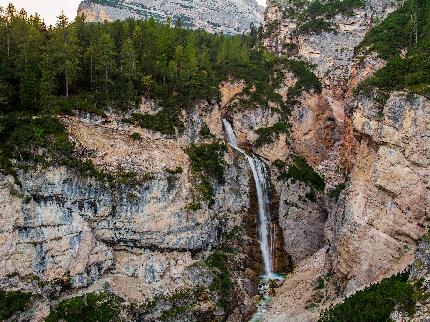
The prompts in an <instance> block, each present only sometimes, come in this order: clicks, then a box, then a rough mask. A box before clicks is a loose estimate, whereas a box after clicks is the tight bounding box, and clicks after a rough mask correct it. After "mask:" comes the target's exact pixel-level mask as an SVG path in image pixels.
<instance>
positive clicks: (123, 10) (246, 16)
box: [78, 0, 264, 34]
mask: <svg viewBox="0 0 430 322" xmlns="http://www.w3.org/2000/svg"><path fill="white" fill-rule="evenodd" d="M263 10H264V9H263V7H262V6H260V5H258V3H257V2H256V1H255V0H229V1H219V0H211V1H209V2H208V1H199V0H193V1H159V0H157V1H153V0H151V1H150V0H140V1H128V0H127V1H93V0H85V1H82V2H81V4H80V5H79V8H78V15H81V14H84V15H85V17H86V20H87V21H99V22H100V21H104V20H108V21H112V20H117V19H119V20H124V19H127V18H136V19H148V18H151V17H152V18H154V19H156V20H159V21H166V20H167V19H168V18H170V19H171V20H172V22H173V23H176V22H178V21H180V24H181V25H183V26H185V27H187V28H193V29H204V30H206V31H208V32H212V33H225V34H241V33H244V32H246V31H248V30H249V27H250V24H254V25H257V26H258V25H261V24H262V23H263Z"/></svg>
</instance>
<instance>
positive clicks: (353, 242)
mask: <svg viewBox="0 0 430 322" xmlns="http://www.w3.org/2000/svg"><path fill="white" fill-rule="evenodd" d="M295 3H296V2H294V1H284V2H283V1H271V2H270V3H269V6H268V8H267V10H266V26H265V30H266V33H267V35H268V36H267V38H266V41H265V43H266V46H267V47H268V48H269V49H271V50H272V51H273V52H274V53H275V54H278V55H287V56H289V57H292V58H295V59H301V60H305V61H307V62H309V63H311V64H314V66H315V72H316V74H317V75H318V77H319V78H320V80H321V82H322V85H323V90H322V93H321V95H315V94H314V95H312V94H311V95H303V96H302V97H301V99H300V104H299V105H298V106H296V107H295V109H294V110H293V111H292V118H291V126H292V128H291V136H290V137H289V140H288V146H287V148H288V151H289V153H296V154H299V155H302V156H304V157H305V158H306V159H307V161H308V163H309V164H311V165H312V166H313V168H314V169H315V170H317V171H318V172H319V173H320V174H321V175H323V177H324V179H325V181H326V189H325V193H324V194H323V195H318V196H317V198H316V200H315V201H313V202H312V201H310V200H307V199H306V198H305V196H306V194H307V193H309V187H307V186H306V185H303V186H301V184H298V183H292V182H287V183H282V182H281V181H278V182H276V186H277V189H278V193H279V198H280V201H281V202H280V209H279V216H280V218H279V221H280V225H281V227H282V230H283V235H284V247H285V249H286V251H287V252H288V253H290V254H292V256H293V258H294V260H295V263H296V265H297V269H296V270H295V272H294V273H293V274H292V275H291V281H290V282H288V283H286V284H285V287H283V288H281V289H280V290H279V291H277V294H276V296H275V298H274V302H273V303H272V305H271V307H270V309H269V311H268V313H267V314H266V316H265V319H266V320H267V321H285V320H288V321H290V320H291V321H295V320H297V321H316V320H317V319H318V315H319V314H318V312H320V311H321V310H323V309H324V308H327V307H328V306H329V305H330V304H331V303H336V302H337V301H339V299H340V298H342V297H343V296H345V295H348V294H351V293H354V292H356V291H357V290H359V289H361V288H362V287H364V286H366V285H369V284H371V283H375V282H378V281H380V280H381V279H383V278H385V277H388V276H391V275H393V274H395V273H398V272H400V271H403V270H404V269H405V268H406V267H409V266H410V265H411V264H412V263H414V260H415V265H414V267H416V261H417V260H416V258H419V260H418V262H419V264H421V265H418V266H420V268H419V269H417V268H413V273H412V274H411V276H412V277H411V278H412V279H415V280H417V279H419V278H424V279H425V281H427V279H428V276H427V275H426V274H427V273H426V269H425V267H427V266H426V264H424V265H423V264H422V263H423V262H424V263H427V258H426V255H424V253H425V252H424V249H425V247H426V245H427V244H425V243H424V242H421V244H419V245H420V246H418V248H417V245H418V242H419V240H420V238H421V237H422V236H423V235H424V234H425V233H426V231H427V230H428V224H429V213H430V183H429V182H430V179H429V178H430V164H429V160H428V156H429V155H430V151H429V147H430V142H429V135H430V123H429V122H428V120H429V103H430V101H429V100H428V99H427V98H425V97H423V96H419V95H411V94H408V93H405V92H392V93H391V94H390V96H389V98H388V100H387V101H386V102H382V103H381V100H378V99H377V97H376V96H373V95H366V96H364V95H355V94H354V88H355V87H356V86H357V85H358V84H359V83H360V82H361V81H363V80H364V79H366V78H368V77H370V76H371V75H373V73H375V72H376V71H377V70H378V69H380V68H382V67H383V66H384V65H385V62H384V61H383V60H382V59H380V58H378V57H377V55H376V54H375V53H370V54H368V55H366V56H365V57H362V59H358V58H356V56H355V53H354V48H355V47H356V46H357V45H358V44H359V43H360V42H361V40H362V39H363V37H364V35H365V34H366V32H367V31H368V30H369V29H370V28H371V27H372V26H373V25H374V24H375V23H374V22H375V21H377V20H380V19H384V17H386V16H387V15H388V14H389V13H390V12H392V11H393V10H395V9H396V8H397V6H398V3H397V2H395V1H365V5H364V6H363V7H361V8H356V9H354V14H352V15H342V14H337V15H334V16H332V17H330V18H329V19H325V20H326V21H327V22H329V23H330V25H331V26H332V28H334V29H335V30H336V32H332V31H322V32H309V33H307V32H298V27H299V26H300V25H301V24H302V23H303V22H302V21H300V20H299V18H298V17H300V14H301V13H302V12H303V10H306V3H305V4H304V5H303V6H301V7H296V5H295ZM343 182H344V183H343ZM339 183H342V185H341V186H342V188H344V189H343V190H342V189H339V191H337V192H336V193H334V192H335V191H336V190H337V188H336V189H335V187H338V188H339V187H341V186H339ZM341 190H342V191H341ZM321 226H325V228H324V229H323V230H320V229H318V227H321ZM322 250H324V251H322ZM414 257H415V259H414ZM311 262H313V263H317V262H319V263H320V265H322V266H324V267H323V268H321V267H322V266H319V268H318V269H319V272H318V273H315V272H314V269H315V267H316V266H314V265H310V266H309V263H311ZM321 263H324V264H321ZM315 265H316V264H315ZM311 272H312V273H311ZM417 272H419V274H421V275H420V277H419V278H417V277H416V276H415V275H417V274H418V273H417ZM315 274H320V276H321V277H322V278H323V280H324V281H325V286H324V287H323V288H322V290H321V292H320V291H317V289H318V288H314V289H313V291H312V289H311V288H312V286H309V285H313V286H314V287H316V286H315V278H316V277H315ZM413 276H415V277H413ZM323 284H324V283H323ZM426 285H427V284H426ZM309 289H310V291H309ZM305 290H308V291H305ZM297 294H300V296H297ZM420 305H421V304H420ZM427 308H428V303H424V304H422V305H421V306H419V307H418V311H419V312H418V313H417V317H416V318H415V320H417V321H420V319H422V318H424V317H428V316H426V314H427V315H428V313H423V312H426V311H425V310H426V309H427ZM393 318H397V319H398V320H399V321H400V320H401V319H399V317H397V316H393Z"/></svg>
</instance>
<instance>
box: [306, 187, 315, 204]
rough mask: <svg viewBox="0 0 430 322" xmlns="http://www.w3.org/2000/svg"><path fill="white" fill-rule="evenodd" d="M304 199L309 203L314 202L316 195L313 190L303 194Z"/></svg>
mask: <svg viewBox="0 0 430 322" xmlns="http://www.w3.org/2000/svg"><path fill="white" fill-rule="evenodd" d="M305 198H306V199H308V200H309V201H312V202H315V201H316V200H317V194H316V193H315V190H314V189H313V188H311V190H310V191H309V192H308V193H306V194H305Z"/></svg>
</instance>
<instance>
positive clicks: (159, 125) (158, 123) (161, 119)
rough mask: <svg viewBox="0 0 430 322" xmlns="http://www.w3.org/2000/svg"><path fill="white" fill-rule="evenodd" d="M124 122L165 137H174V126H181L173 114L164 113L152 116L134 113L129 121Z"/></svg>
mask: <svg viewBox="0 0 430 322" xmlns="http://www.w3.org/2000/svg"><path fill="white" fill-rule="evenodd" d="M125 121H126V122H128V123H134V124H137V125H139V126H140V127H141V128H144V129H149V130H153V131H157V132H160V133H162V134H166V135H175V134H176V128H175V125H176V126H181V125H182V124H181V123H180V122H179V121H177V118H176V117H175V115H174V114H171V113H169V112H164V111H163V112H159V113H157V114H154V115H150V114H135V113H134V114H132V116H131V119H127V120H125Z"/></svg>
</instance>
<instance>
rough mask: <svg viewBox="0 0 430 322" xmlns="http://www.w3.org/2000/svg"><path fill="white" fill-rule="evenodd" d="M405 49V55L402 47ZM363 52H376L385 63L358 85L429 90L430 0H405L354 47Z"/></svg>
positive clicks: (362, 87)
mask: <svg viewBox="0 0 430 322" xmlns="http://www.w3.org/2000/svg"><path fill="white" fill-rule="evenodd" d="M402 50H407V54H406V56H405V57H401V56H400V54H401V51H402ZM360 51H364V54H367V53H370V52H373V51H375V52H377V53H378V55H379V56H380V57H381V58H383V59H386V60H388V62H387V65H386V66H385V67H384V68H382V69H381V70H379V71H378V72H377V73H376V74H375V75H374V76H373V77H371V78H370V79H368V80H366V81H364V82H363V83H362V84H361V85H360V87H359V88H358V89H357V91H358V92H359V93H364V94H368V93H370V92H371V91H372V90H373V89H374V88H378V89H380V90H382V91H385V92H390V91H393V90H402V89H407V90H409V91H410V92H412V93H417V94H424V95H429V94H430V60H429V57H430V2H428V1H426V0H408V1H406V2H405V3H404V5H403V6H402V7H401V8H400V9H398V10H396V11H395V12H393V13H392V14H390V15H389V16H388V17H387V18H386V19H385V20H384V21H383V22H382V23H380V24H379V25H378V26H376V27H374V28H372V29H371V30H370V31H369V32H368V33H367V35H366V37H365V38H364V40H363V41H362V43H361V44H360V45H359V46H358V47H357V48H356V52H357V53H359V52H360Z"/></svg>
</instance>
